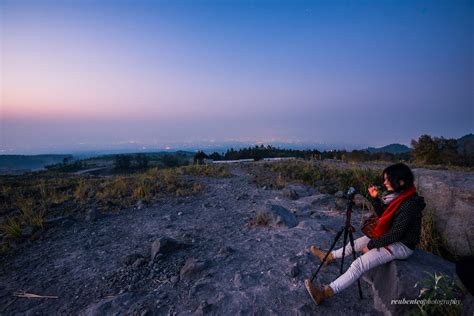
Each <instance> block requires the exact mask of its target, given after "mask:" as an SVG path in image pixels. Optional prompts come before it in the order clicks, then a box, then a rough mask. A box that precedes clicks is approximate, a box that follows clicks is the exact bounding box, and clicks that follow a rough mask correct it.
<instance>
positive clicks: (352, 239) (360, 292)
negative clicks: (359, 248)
mask: <svg viewBox="0 0 474 316" xmlns="http://www.w3.org/2000/svg"><path fill="white" fill-rule="evenodd" d="M349 241H350V243H351V248H352V257H353V258H354V261H355V260H356V259H357V256H356V252H355V247H354V236H353V235H352V230H349ZM357 285H358V286H359V297H360V299H362V288H361V287H360V278H359V279H357Z"/></svg>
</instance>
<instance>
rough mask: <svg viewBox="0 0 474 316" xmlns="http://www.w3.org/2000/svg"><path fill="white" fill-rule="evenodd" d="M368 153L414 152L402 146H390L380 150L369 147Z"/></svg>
mask: <svg viewBox="0 0 474 316" xmlns="http://www.w3.org/2000/svg"><path fill="white" fill-rule="evenodd" d="M367 151H368V152H370V153H390V154H405V153H409V152H410V151H412V149H411V148H410V147H408V146H405V145H402V144H390V145H387V146H383V147H380V148H374V147H369V148H367Z"/></svg>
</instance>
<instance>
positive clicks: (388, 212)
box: [372, 186, 416, 238]
mask: <svg viewBox="0 0 474 316" xmlns="http://www.w3.org/2000/svg"><path fill="white" fill-rule="evenodd" d="M415 193H416V188H415V186H412V187H411V188H409V189H408V190H406V191H405V192H403V193H402V194H400V195H399V196H398V197H397V198H396V199H395V200H393V201H392V202H390V204H389V205H388V206H387V208H386V209H385V211H384V212H383V214H382V217H380V218H379V220H378V221H377V226H375V228H374V230H372V238H377V237H380V236H382V235H383V234H385V233H386V232H387V231H388V230H389V228H390V224H391V223H392V219H393V218H392V217H393V213H395V211H396V210H397V209H398V207H399V206H400V204H402V202H403V201H405V200H406V199H407V198H408V197H410V196H412V195H413V194H415Z"/></svg>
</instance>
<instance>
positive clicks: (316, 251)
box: [309, 246, 334, 266]
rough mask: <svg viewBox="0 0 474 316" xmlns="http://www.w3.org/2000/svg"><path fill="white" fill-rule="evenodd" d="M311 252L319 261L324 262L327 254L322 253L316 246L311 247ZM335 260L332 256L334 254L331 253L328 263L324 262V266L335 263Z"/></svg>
mask: <svg viewBox="0 0 474 316" xmlns="http://www.w3.org/2000/svg"><path fill="white" fill-rule="evenodd" d="M309 251H310V252H311V253H312V254H313V255H314V256H315V257H318V258H319V260H321V261H323V259H324V257H325V256H326V252H324V251H321V250H319V249H318V247H316V246H311V247H310V248H309ZM333 260H334V258H333V256H332V253H330V254H329V255H328V257H327V258H326V261H325V262H324V265H325V266H327V265H328V264H329V263H331V261H333Z"/></svg>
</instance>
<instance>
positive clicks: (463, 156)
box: [194, 135, 474, 167]
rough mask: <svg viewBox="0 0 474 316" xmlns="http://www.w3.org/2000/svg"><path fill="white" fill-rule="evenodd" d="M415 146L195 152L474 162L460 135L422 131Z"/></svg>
mask: <svg viewBox="0 0 474 316" xmlns="http://www.w3.org/2000/svg"><path fill="white" fill-rule="evenodd" d="M411 145H412V148H413V149H412V150H411V151H410V152H406V153H388V152H370V151H368V150H352V151H346V150H329V151H322V152H321V151H318V150H315V149H314V150H295V149H282V148H277V147H273V146H270V145H267V146H264V145H260V146H258V145H256V146H253V147H248V148H241V149H239V150H235V149H234V148H230V149H228V150H227V151H226V152H225V153H218V152H213V153H212V154H210V155H208V154H206V153H204V152H203V151H199V152H197V153H196V154H195V156H194V162H195V163H196V162H203V161H204V159H212V160H217V161H219V160H238V159H255V160H261V159H263V158H273V157H295V158H303V159H316V160H322V159H337V160H342V161H353V162H364V161H390V162H398V161H404V162H410V163H418V164H423V165H437V164H442V165H455V166H467V167H473V166H474V154H473V153H471V152H469V151H467V150H466V148H465V145H463V146H461V144H458V141H457V140H456V139H446V138H443V137H431V136H429V135H422V136H420V137H419V138H418V140H415V139H413V140H412V141H411Z"/></svg>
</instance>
